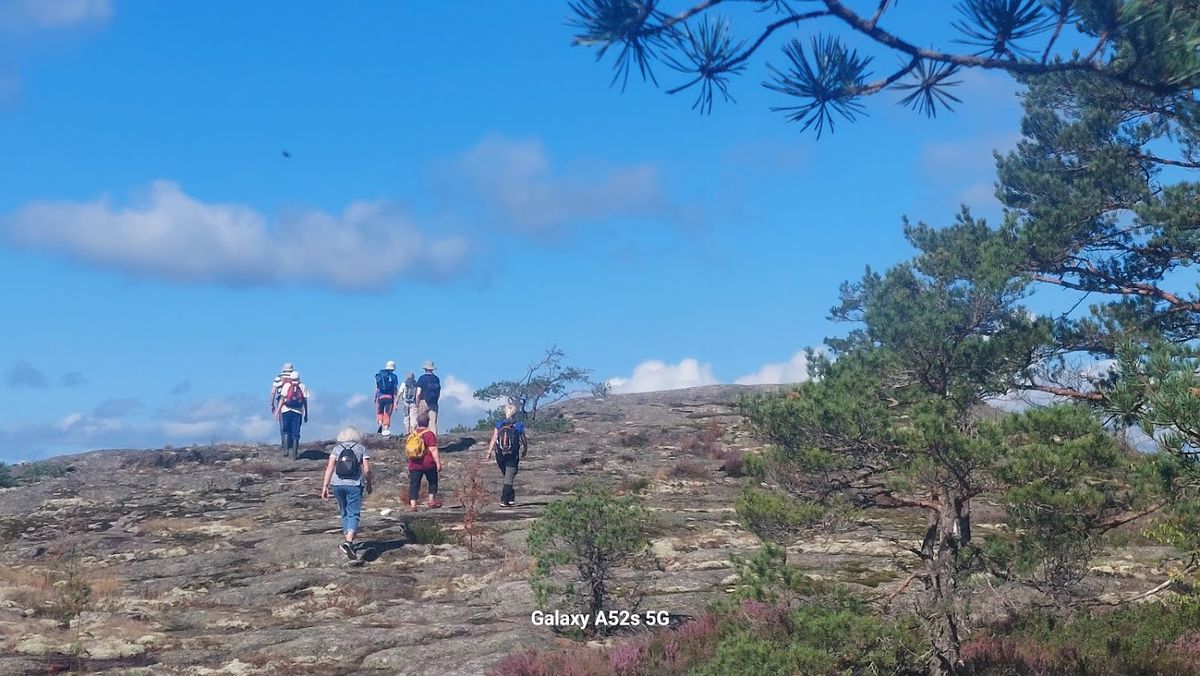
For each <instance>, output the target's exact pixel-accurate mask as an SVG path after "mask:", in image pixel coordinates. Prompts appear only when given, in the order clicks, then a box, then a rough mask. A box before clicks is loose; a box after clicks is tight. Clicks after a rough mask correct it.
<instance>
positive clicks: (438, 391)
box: [421, 376, 442, 404]
mask: <svg viewBox="0 0 1200 676" xmlns="http://www.w3.org/2000/svg"><path fill="white" fill-rule="evenodd" d="M425 382H427V383H428V385H422V386H421V398H422V399H424V400H425V401H427V402H429V403H430V404H436V403H437V400H438V397H440V396H442V381H441V380H439V379H438V377H437V376H434V377H432V378H430V379H429V380H427V381H425Z"/></svg>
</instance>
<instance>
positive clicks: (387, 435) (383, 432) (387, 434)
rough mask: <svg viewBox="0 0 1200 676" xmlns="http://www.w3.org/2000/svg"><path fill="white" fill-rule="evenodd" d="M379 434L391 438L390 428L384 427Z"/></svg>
mask: <svg viewBox="0 0 1200 676" xmlns="http://www.w3.org/2000/svg"><path fill="white" fill-rule="evenodd" d="M380 434H382V435H383V436H385V437H390V436H392V428H390V427H385V428H383V431H382V432H380Z"/></svg>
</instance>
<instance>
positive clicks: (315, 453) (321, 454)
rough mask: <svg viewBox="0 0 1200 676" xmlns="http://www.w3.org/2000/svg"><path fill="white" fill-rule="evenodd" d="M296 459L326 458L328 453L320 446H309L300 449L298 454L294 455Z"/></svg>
mask: <svg viewBox="0 0 1200 676" xmlns="http://www.w3.org/2000/svg"><path fill="white" fill-rule="evenodd" d="M296 459H297V460H327V459H329V453H328V452H327V451H324V450H322V449H320V448H309V449H306V450H303V451H300V455H298V456H296Z"/></svg>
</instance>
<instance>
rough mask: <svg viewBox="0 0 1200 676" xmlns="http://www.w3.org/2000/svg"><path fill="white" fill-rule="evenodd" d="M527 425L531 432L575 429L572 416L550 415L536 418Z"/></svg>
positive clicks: (561, 431) (560, 431)
mask: <svg viewBox="0 0 1200 676" xmlns="http://www.w3.org/2000/svg"><path fill="white" fill-rule="evenodd" d="M527 426H528V427H529V430H530V431H531V432H550V433H567V432H571V431H573V430H574V429H575V423H574V421H572V420H571V419H570V418H564V417H562V416H550V415H543V416H540V417H537V418H534V419H533V420H530V421H529V422H528V423H527Z"/></svg>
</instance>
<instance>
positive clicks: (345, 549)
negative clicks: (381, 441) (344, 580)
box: [321, 427, 371, 561]
mask: <svg viewBox="0 0 1200 676" xmlns="http://www.w3.org/2000/svg"><path fill="white" fill-rule="evenodd" d="M370 459H371V456H370V454H369V453H368V452H367V447H366V446H364V445H363V443H362V434H360V433H359V431H358V430H357V429H356V428H354V427H347V428H345V429H343V430H342V431H341V432H339V433H338V436H337V444H335V445H334V447H333V448H332V449H331V450H330V451H329V462H328V463H326V464H325V478H324V479H322V480H321V499H322V500H325V501H328V500H329V495H330V493H332V494H333V497H334V498H336V499H337V504H338V514H339V515H340V516H341V517H342V543H341V544H340V545H338V548H339V549H340V550H341V551H342V553H343V554H345V555H346V558H348V559H350V560H351V561H356V560H358V552H357V551H356V550H355V548H354V534H355V533H357V532H358V523H359V521H360V520H361V518H362V503H363V494H364V493H370V492H371V463H370Z"/></svg>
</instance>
